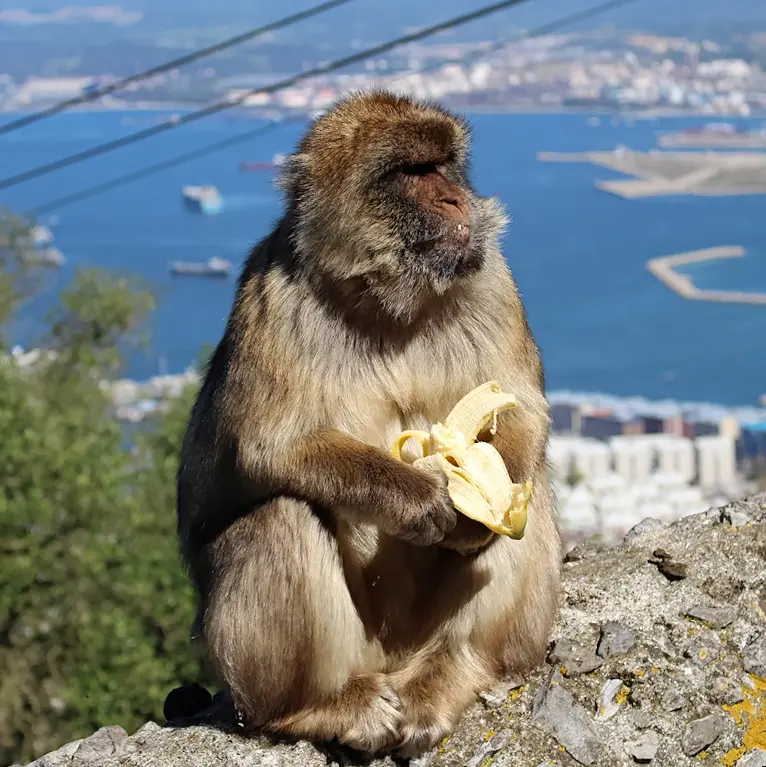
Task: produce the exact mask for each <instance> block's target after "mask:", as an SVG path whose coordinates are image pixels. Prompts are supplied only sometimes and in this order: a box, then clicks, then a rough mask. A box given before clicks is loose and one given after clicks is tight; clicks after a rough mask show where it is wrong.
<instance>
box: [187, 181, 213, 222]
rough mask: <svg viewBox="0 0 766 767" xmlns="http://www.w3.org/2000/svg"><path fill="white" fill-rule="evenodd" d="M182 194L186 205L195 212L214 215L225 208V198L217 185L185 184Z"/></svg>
mask: <svg viewBox="0 0 766 767" xmlns="http://www.w3.org/2000/svg"><path fill="white" fill-rule="evenodd" d="M181 195H182V196H183V199H184V203H185V204H186V207H187V208H188V209H189V210H192V211H194V212H195V213H203V214H204V215H206V216H214V215H215V214H217V213H220V212H221V210H222V209H223V198H222V197H221V193H220V192H219V191H218V188H217V187H215V186H211V185H206V186H185V187H182V189H181Z"/></svg>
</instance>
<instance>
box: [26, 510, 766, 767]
mask: <svg viewBox="0 0 766 767" xmlns="http://www.w3.org/2000/svg"><path fill="white" fill-rule="evenodd" d="M765 611H766V495H762V496H756V497H754V498H751V499H749V500H746V501H740V502H736V503H733V504H729V505H728V506H725V507H723V508H721V509H711V510H709V511H707V512H704V513H702V514H697V515H694V516H692V517H686V518H684V519H682V520H679V521H678V522H676V523H674V524H672V525H670V526H667V527H658V526H657V525H643V527H641V526H640V525H639V526H637V528H634V530H633V531H631V533H629V534H628V536H626V539H625V542H623V543H622V544H621V545H619V546H616V547H614V548H611V549H604V548H602V547H600V546H599V545H598V544H595V543H587V544H581V545H579V546H578V547H576V548H575V549H574V550H573V551H571V552H569V554H568V555H567V556H566V558H565V562H564V565H563V593H562V595H561V610H560V615H559V619H558V622H557V624H556V628H555V630H554V633H553V635H552V637H551V653H550V657H549V661H548V662H547V663H546V664H544V665H543V666H542V667H541V668H540V669H538V670H537V671H536V672H535V673H534V674H532V675H531V676H530V677H529V678H528V679H527V680H524V682H523V683H522V680H518V679H517V680H509V681H508V682H507V683H506V684H504V685H501V686H500V687H498V688H497V689H496V690H492V691H487V693H485V694H483V695H482V697H481V700H480V701H478V702H477V703H476V705H474V706H473V707H472V708H471V709H470V710H469V711H468V712H467V714H466V715H465V716H464V718H463V720H462V721H461V722H460V724H459V726H458V728H457V730H456V731H455V733H454V734H453V736H452V737H451V738H449V739H448V740H447V741H446V742H444V743H442V744H441V745H440V746H439V747H438V748H437V749H436V750H434V751H433V752H432V753H430V754H427V755H425V756H424V757H421V759H419V760H413V762H412V764H413V767H414V766H415V765H417V767H426V766H427V767H441V766H444V767H447V766H449V767H456V766H457V765H466V766H467V767H488V765H490V764H491V765H492V766H493V767H567V766H569V765H592V766H593V767H622V766H623V765H624V766H627V765H636V764H653V765H657V766H658V767H690V766H691V765H699V764H710V765H723V767H766V612H765ZM333 762H336V763H338V764H353V763H354V762H353V760H351V759H347V758H344V756H343V755H340V754H330V753H328V752H327V751H324V750H319V749H317V748H315V747H313V746H312V745H310V744H308V743H305V742H299V743H293V744H284V743H272V742H270V741H268V740H267V739H265V738H261V737H256V738H250V739H247V738H244V737H242V736H240V735H237V734H236V733H232V732H224V731H222V730H218V729H215V728H212V727H203V726H192V727H185V728H172V727H160V726H159V725H157V724H155V723H153V722H149V723H147V724H146V725H144V726H143V727H142V728H141V729H140V730H139V731H138V732H136V733H135V734H134V735H132V736H128V734H127V733H126V732H125V731H124V730H122V729H121V728H120V727H104V728H102V729H101V730H99V731H98V732H96V733H94V734H93V735H91V736H90V737H89V738H86V739H85V740H82V741H76V742H74V743H70V744H68V745H66V746H64V747H63V748H61V749H59V750H57V751H54V752H52V753H50V754H47V755H46V756H43V757H41V758H40V759H38V760H37V761H35V762H32V765H34V767H60V766H63V765H68V766H69V767H85V766H86V765H99V766H100V767H128V766H131V767H133V766H135V767H187V765H202V766H204V765H221V766H222V767H223V766H228V765H232V766H234V765H237V766H238V767H277V765H279V766H284V767H293V766H295V767H327V765H328V764H332V763H333ZM395 764H397V763H396V762H394V760H392V759H390V758H385V759H379V760H376V761H374V762H371V763H370V766H369V767H384V766H385V767H394V765H395ZM399 764H401V762H399ZM30 767H31V766H30Z"/></svg>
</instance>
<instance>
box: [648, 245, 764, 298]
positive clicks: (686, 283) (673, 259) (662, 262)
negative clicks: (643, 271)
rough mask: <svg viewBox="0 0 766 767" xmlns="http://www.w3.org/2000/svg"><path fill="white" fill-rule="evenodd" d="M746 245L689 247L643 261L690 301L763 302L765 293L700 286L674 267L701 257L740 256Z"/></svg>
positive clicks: (656, 274) (698, 261) (662, 280)
mask: <svg viewBox="0 0 766 767" xmlns="http://www.w3.org/2000/svg"><path fill="white" fill-rule="evenodd" d="M744 255H745V249H744V248H743V247H741V246H739V245H724V246H720V247H715V248H704V249H703V250H692V251H689V252H687V253H678V254H676V255H674V256H663V257H661V258H653V259H651V260H649V261H647V263H646V267H647V269H648V270H649V271H650V272H651V273H652V274H653V275H654V276H655V277H656V278H657V279H658V280H660V282H662V283H664V284H665V285H666V286H667V287H669V288H670V289H671V290H672V291H674V292H675V293H677V294H678V295H679V296H681V297H682V298H688V299H690V300H692V301H718V302H721V303H735V304H766V293H756V292H746V291H737V290H701V289H700V288H698V287H696V286H695V285H694V283H693V282H692V281H691V279H689V277H687V276H686V275H683V274H680V273H679V272H677V271H676V270H675V269H674V267H676V266H682V265H686V264H697V263H700V262H702V261H714V260H718V259H721V258H742V257H743V256H744Z"/></svg>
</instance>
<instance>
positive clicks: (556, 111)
mask: <svg viewBox="0 0 766 767" xmlns="http://www.w3.org/2000/svg"><path fill="white" fill-rule="evenodd" d="M442 101H443V102H444V103H445V104H447V105H451V106H452V107H453V108H454V109H456V110H458V111H462V112H465V113H467V114H482V115H484V114H487V115H491V114H498V115H507V114H518V115H527V114H528V115H586V116H589V117H604V118H613V117H619V118H621V119H622V120H627V119H629V120H656V119H685V118H700V119H703V118H704V119H708V120H727V119H734V118H736V119H748V120H751V119H752V120H763V119H766V109H764V110H761V111H756V112H751V113H750V114H749V115H747V116H746V117H744V118H743V117H742V116H740V115H729V114H717V113H710V112H703V111H694V110H683V109H671V108H666V109H665V108H652V109H638V110H637V109H620V108H618V107H610V106H608V105H606V104H604V105H598V104H592V105H588V106H561V105H551V106H546V105H544V104H539V105H536V104H484V105H482V104H465V105H463V104H459V103H458V104H452V101H451V99H449V98H448V97H446V98H443V99H442ZM208 103H209V102H207V101H200V102H193V103H190V102H188V101H186V102H181V103H174V102H164V101H156V102H154V101H139V102H135V103H119V104H116V103H115V104H98V103H93V104H78V105H77V106H74V107H72V108H71V109H69V110H68V111H70V112H177V113H178V114H187V113H190V112H194V111H196V110H197V109H200V108H204V107H205V106H206V105H207V104H208ZM49 106H50V105H41V106H40V109H46V108H48V107H49ZM266 109H267V110H279V107H277V106H269V107H266ZM35 111H36V110H31V111H30V110H28V109H16V108H5V107H0V118H2V117H3V116H5V115H12V116H14V117H23V116H25V115H29V114H34V113H35ZM230 111H231V112H232V113H238V114H243V115H245V116H248V115H249V116H252V118H253V119H256V120H268V119H270V118H268V117H264V116H262V115H259V114H258V113H256V112H254V111H253V109H252V108H251V107H250V108H249V107H232V108H231V110H230ZM313 111H314V108H313V107H312V108H311V109H306V110H301V109H299V110H293V111H285V112H284V113H283V115H282V116H283V118H288V117H306V118H309V117H310V115H311V112H313Z"/></svg>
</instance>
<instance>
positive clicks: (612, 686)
mask: <svg viewBox="0 0 766 767" xmlns="http://www.w3.org/2000/svg"><path fill="white" fill-rule="evenodd" d="M621 689H622V679H607V680H606V682H605V683H604V686H603V687H602V688H601V694H600V695H599V696H598V708H597V709H596V719H597V721H599V722H605V721H606V720H607V719H611V718H612V717H613V716H614V715H615V714H617V713H619V711H620V704H619V703H618V702H617V701H616V700H615V699H616V697H617V693H619V692H620V690H621Z"/></svg>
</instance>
